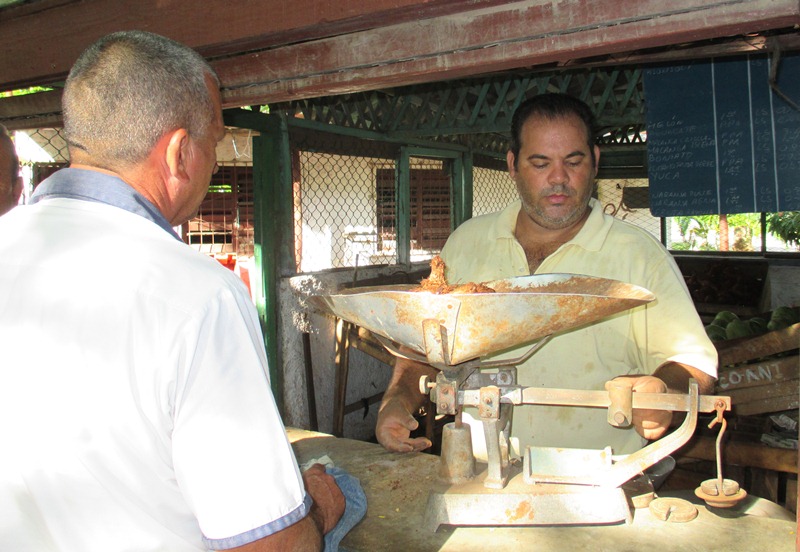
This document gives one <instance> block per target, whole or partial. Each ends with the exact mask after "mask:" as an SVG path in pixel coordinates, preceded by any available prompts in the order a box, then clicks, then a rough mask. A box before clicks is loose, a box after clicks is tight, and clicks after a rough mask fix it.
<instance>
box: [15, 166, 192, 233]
mask: <svg viewBox="0 0 800 552" xmlns="http://www.w3.org/2000/svg"><path fill="white" fill-rule="evenodd" d="M54 197H66V198H70V199H78V200H81V201H95V202H97V203H105V204H106V205H112V206H114V207H119V208H120V209H124V210H126V211H128V212H130V213H134V214H136V215H139V216H140V217H144V218H146V219H147V220H149V221H152V222H154V223H156V224H157V225H159V226H160V227H161V228H163V229H164V230H166V231H167V232H169V233H170V234H171V235H172V236H173V237H174V238H175V239H176V240H179V241H183V240H181V237H180V236H179V235H178V234H177V233H176V232H175V230H174V229H173V228H172V225H171V224H170V223H169V221H168V220H167V219H166V218H165V217H164V215H163V214H162V213H161V211H159V210H158V208H157V207H156V206H155V205H153V204H152V203H151V202H150V201H149V200H147V199H146V198H145V197H144V196H143V195H142V194H140V193H139V192H137V191H136V190H134V189H133V188H132V187H131V186H130V185H129V184H128V183H126V182H125V181H124V180H122V179H121V178H119V177H116V176H111V175H110V174H105V173H101V172H98V171H93V170H88V169H73V168H66V169H61V170H59V171H57V172H55V173H53V174H52V175H51V176H49V177H48V178H46V179H45V180H44V181H42V183H41V184H39V185H38V186H37V187H36V190H35V191H34V192H33V195H32V196H31V201H30V203H31V204H33V203H37V202H39V201H42V200H45V199H50V198H54Z"/></svg>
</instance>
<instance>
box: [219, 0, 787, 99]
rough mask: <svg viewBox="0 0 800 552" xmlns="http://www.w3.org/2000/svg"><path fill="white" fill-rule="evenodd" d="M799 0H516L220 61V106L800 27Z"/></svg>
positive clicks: (383, 86)
mask: <svg viewBox="0 0 800 552" xmlns="http://www.w3.org/2000/svg"><path fill="white" fill-rule="evenodd" d="M799 9H800V8H799V7H798V5H797V2H793V1H789V0H777V1H774V2H740V1H734V2H730V3H724V4H720V3H712V2H707V1H700V0H680V1H677V0H674V1H672V2H669V3H665V2H662V1H660V0H644V1H639V2H635V3H633V2H615V3H612V2H605V3H597V2H590V1H588V0H582V1H571V2H560V3H558V4H552V3H549V2H541V1H528V2H511V3H508V4H506V5H503V6H500V7H495V8H489V9H484V10H474V11H471V12H468V11H465V12H463V13H459V14H454V15H452V16H450V17H440V18H431V19H427V20H421V21H416V22H413V23H404V24H400V25H391V26H386V27H381V28H377V29H374V30H370V31H366V32H361V33H353V34H351V35H346V36H339V37H332V38H329V39H323V40H320V41H314V42H309V43H302V44H295V45H291V46H287V47H284V48H278V49H275V50H270V51H264V52H258V53H256V54H250V55H243V56H238V57H233V58H228V59H224V60H219V61H217V62H215V67H216V68H217V69H218V71H219V72H220V74H221V75H224V79H223V80H224V90H223V103H224V104H225V105H231V106H233V105H243V104H248V103H253V102H254V101H256V99H259V100H261V99H268V100H269V101H286V100H290V99H298V98H305V97H317V96H323V95H330V94H343V93H350V92H358V91H363V90H371V89H376V88H386V87H390V86H401V85H408V84H415V83H421V82H430V81H434V80H444V79H453V78H459V77H465V76H472V75H475V74H480V73H482V72H495V71H503V70H508V69H514V68H519V67H529V66H536V65H541V64H548V63H564V64H567V63H572V62H574V61H575V60H579V59H580V58H583V57H590V56H597V55H603V54H613V53H617V52H623V51H629V50H631V49H638V48H645V47H655V46H664V45H669V44H675V43H680V42H685V41H696V40H702V39H708V38H715V37H721V36H729V35H735V34H739V33H746V32H752V31H755V30H757V29H768V28H778V27H785V26H787V24H788V25H793V24H795V23H800V15H798V10H799Z"/></svg>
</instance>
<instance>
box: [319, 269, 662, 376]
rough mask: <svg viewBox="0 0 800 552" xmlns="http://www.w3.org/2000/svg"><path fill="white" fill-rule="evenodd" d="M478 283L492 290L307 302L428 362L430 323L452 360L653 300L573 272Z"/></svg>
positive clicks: (361, 294)
mask: <svg viewBox="0 0 800 552" xmlns="http://www.w3.org/2000/svg"><path fill="white" fill-rule="evenodd" d="M485 284H486V285H487V286H489V287H491V288H493V289H494V290H495V291H496V293H452V294H443V295H437V294H434V293H431V292H426V291H411V290H412V289H414V287H415V286H412V285H394V286H376V287H363V288H353V289H349V290H345V291H341V292H339V293H335V294H330V295H315V296H312V297H310V298H309V300H310V302H311V303H312V304H313V305H314V306H316V307H318V308H322V309H325V310H328V311H330V312H332V313H333V314H334V315H336V316H338V317H339V318H343V319H344V320H347V321H349V322H352V323H354V324H357V325H359V326H361V327H363V328H366V329H368V330H369V331H371V332H373V333H375V334H377V335H380V336H383V337H385V338H387V339H390V340H392V341H394V342H396V343H399V344H400V345H405V346H406V347H409V348H411V349H412V350H414V351H416V352H418V353H419V354H421V355H425V356H426V357H427V358H429V360H434V359H432V358H430V357H431V355H430V352H431V344H430V342H428V343H427V346H426V334H429V332H427V331H426V330H425V329H424V328H425V326H430V324H431V323H434V324H436V325H437V326H438V327H439V330H440V335H441V344H440V347H441V348H442V349H443V351H441V355H440V354H439V352H436V356H437V357H438V356H441V358H443V359H444V364H448V365H456V364H461V363H462V362H466V361H469V360H472V359H475V358H479V357H483V356H486V355H491V354H493V353H496V352H499V351H502V350H505V349H508V348H511V347H515V346H519V345H523V344H526V343H530V342H533V341H535V340H537V339H539V338H542V337H545V336H548V335H551V334H554V333H556V332H560V331H563V330H568V329H571V328H575V327H577V326H582V325H584V324H589V323H591V322H595V321H597V320H600V319H602V318H605V317H607V316H610V315H612V314H615V313H618V312H621V311H624V310H627V309H631V308H633V307H637V306H639V305H642V304H645V303H648V302H650V301H652V300H653V299H655V296H654V295H653V294H652V293H650V292H649V291H648V290H646V289H644V288H642V287H639V286H636V285H633V284H627V283H624V282H620V281H617V280H609V279H606V278H597V277H593V276H584V275H576V274H537V275H533V276H523V277H519V278H507V279H503V280H495V281H492V282H485ZM428 340H429V339H428ZM429 341H430V340H429ZM426 351H427V354H426Z"/></svg>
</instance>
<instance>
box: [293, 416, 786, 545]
mask: <svg viewBox="0 0 800 552" xmlns="http://www.w3.org/2000/svg"><path fill="white" fill-rule="evenodd" d="M288 434H289V439H290V441H291V442H292V445H293V447H294V450H295V454H296V455H297V459H298V461H299V462H300V464H304V463H306V462H308V461H309V460H311V459H316V458H320V457H322V456H325V455H327V456H328V457H330V459H331V460H332V461H333V462H334V464H336V465H337V466H339V467H341V468H344V469H345V470H347V471H348V472H349V473H351V474H352V475H354V476H356V477H358V478H359V480H360V481H361V485H362V486H363V488H364V491H365V493H366V495H367V504H368V506H367V514H366V516H365V517H364V519H363V520H362V521H361V522H360V523H359V524H358V525H357V526H356V527H355V528H354V529H353V530H352V531H351V532H350V534H349V535H348V536H347V537H346V538H345V539H344V541H342V544H341V550H346V551H352V552H362V551H363V552H367V551H369V552H376V551H381V552H383V551H386V552H391V551H395V550H396V551H398V552H408V551H415V552H426V551H438V550H452V551H456V550H457V551H472V550H475V551H481V552H486V551H487V550H529V549H532V548H535V549H536V550H544V551H548V550H553V551H559V550H575V549H578V550H583V549H587V550H615V551H618V552H621V551H624V550H637V551H647V552H655V551H672V550H674V551H676V552H678V551H680V552H691V551H697V552H706V551H707V550H725V551H726V552H736V551H743V552H744V551H747V552H750V551H752V550H769V551H770V552H781V551H787V552H788V551H794V550H795V533H796V530H797V523H796V521H794V519H792V518H790V517H789V516H788V512H786V510H784V509H782V508H779V507H777V506H776V505H775V504H773V503H772V502H769V501H764V500H763V499H752V500H751V498H750V497H748V499H746V500H745V503H744V504H742V505H739V506H738V507H737V508H736V509H730V510H720V509H715V510H713V511H712V510H710V509H707V508H706V507H705V505H704V504H703V503H702V502H701V501H699V500H698V499H696V498H695V497H694V493H693V490H691V491H688V492H685V493H684V492H680V493H675V492H670V493H669V496H681V497H682V498H687V499H691V500H692V502H695V503H696V504H700V505H699V506H698V510H699V515H698V517H697V518H696V519H695V520H693V521H691V522H689V523H665V522H662V521H659V520H657V519H655V518H654V517H653V516H652V515H650V512H649V510H647V509H642V510H636V511H635V512H634V517H633V523H632V524H630V525H626V524H620V525H611V526H595V527H576V526H571V527H494V528H492V527H459V528H455V527H449V526H443V527H440V528H439V530H438V531H437V532H435V533H434V532H431V531H427V530H426V529H425V524H424V517H423V516H424V511H425V506H426V502H427V498H428V490H429V488H430V486H431V483H432V482H433V481H434V478H435V476H436V468H437V463H438V461H439V459H438V457H436V456H433V455H430V454H423V453H409V454H393V453H389V452H386V451H385V450H384V449H383V448H382V447H381V446H380V445H375V444H372V443H365V442H362V441H355V440H352V439H343V438H337V437H333V436H331V435H327V434H324V433H315V432H310V431H304V430H297V429H289V430H288ZM745 512H749V513H745ZM767 515H770V516H773V517H766V516H767ZM779 516H781V517H782V519H777V517H779Z"/></svg>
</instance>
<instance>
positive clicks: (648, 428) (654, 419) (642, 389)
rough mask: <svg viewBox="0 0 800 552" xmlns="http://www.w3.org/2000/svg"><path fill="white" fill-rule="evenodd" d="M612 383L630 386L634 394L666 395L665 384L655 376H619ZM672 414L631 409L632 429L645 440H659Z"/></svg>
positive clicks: (667, 411)
mask: <svg viewBox="0 0 800 552" xmlns="http://www.w3.org/2000/svg"><path fill="white" fill-rule="evenodd" d="M613 381H614V382H621V383H624V384H626V385H630V386H631V387H632V388H633V392H634V393H637V392H639V393H666V392H667V384H666V383H664V382H663V381H662V380H660V379H659V378H657V377H655V376H619V377H617V378H614V380H613ZM671 422H672V412H671V411H669V410H645V409H642V408H634V409H633V427H635V428H636V432H637V433H638V434H639V435H641V436H642V437H644V438H645V439H649V440H654V439H658V438H660V437H661V436H662V435H664V433H665V432H666V431H667V429H669V425H670V423H671Z"/></svg>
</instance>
